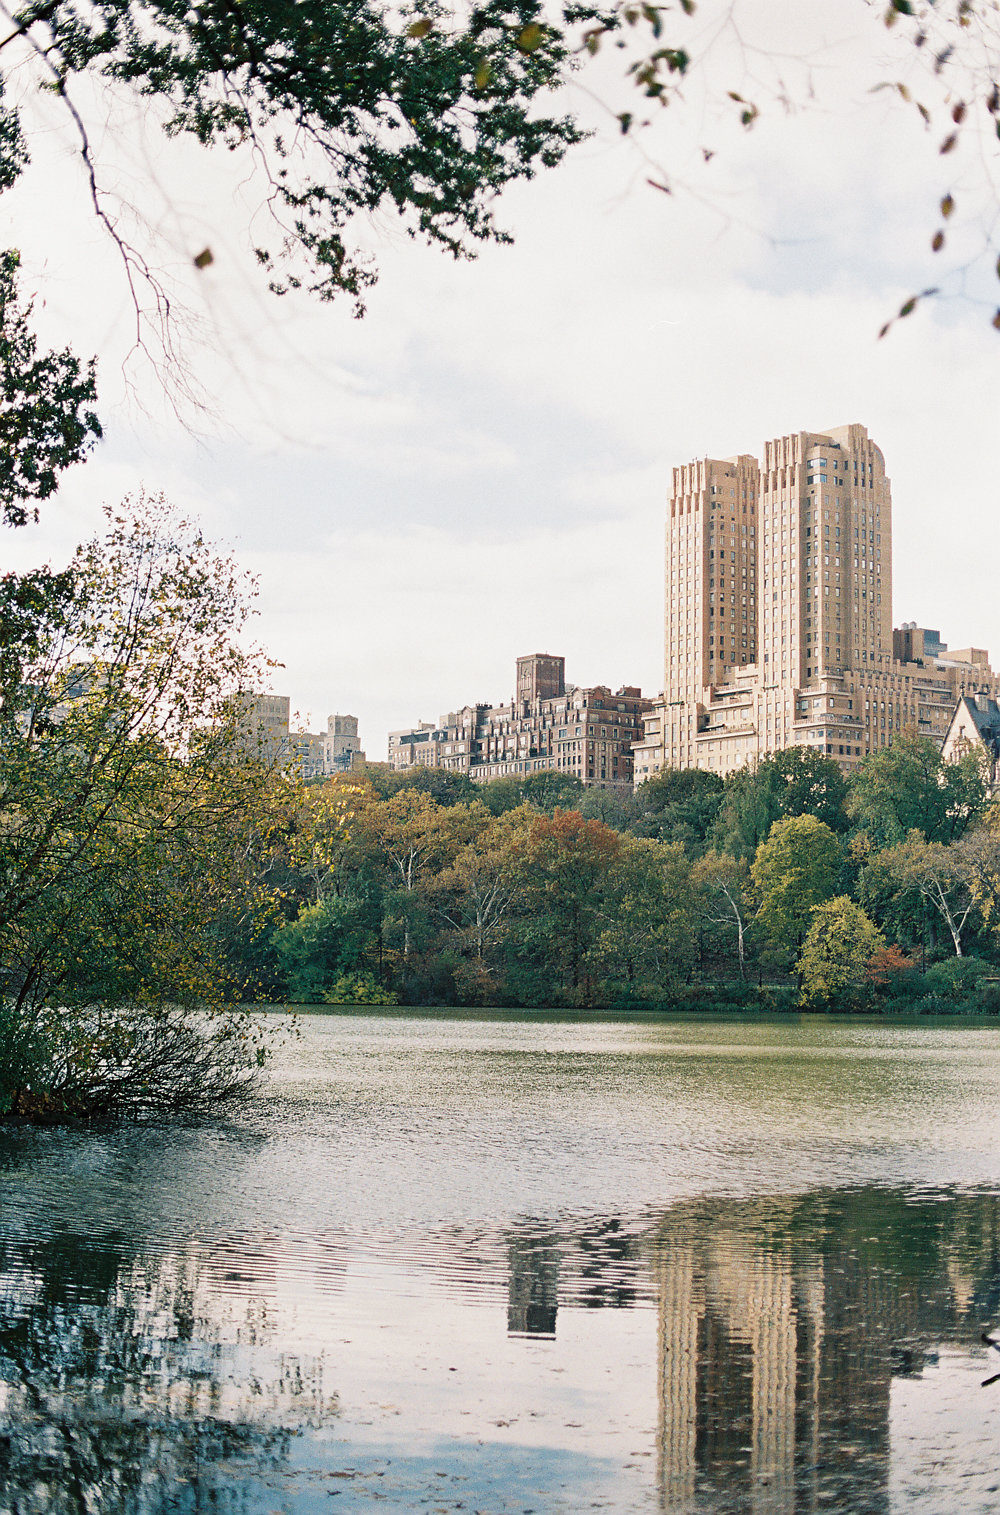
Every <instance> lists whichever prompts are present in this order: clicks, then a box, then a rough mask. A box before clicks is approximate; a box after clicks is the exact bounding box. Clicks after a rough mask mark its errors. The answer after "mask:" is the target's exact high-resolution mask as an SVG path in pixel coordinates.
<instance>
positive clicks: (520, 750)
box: [389, 652, 650, 789]
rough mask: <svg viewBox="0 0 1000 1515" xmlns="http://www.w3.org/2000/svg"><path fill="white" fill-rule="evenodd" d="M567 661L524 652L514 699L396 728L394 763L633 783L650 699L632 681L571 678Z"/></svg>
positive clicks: (473, 773) (487, 775) (477, 776)
mask: <svg viewBox="0 0 1000 1515" xmlns="http://www.w3.org/2000/svg"><path fill="white" fill-rule="evenodd" d="M565 667H566V660H565V658H561V657H553V656H552V655H551V654H549V653H542V652H537V653H533V654H531V655H530V656H527V657H521V658H518V660H517V670H516V676H515V693H514V695H513V697H512V698H511V700H510V703H509V704H506V705H486V704H479V705H465V706H463V707H462V709H461V710H454V711H450V712H449V713H448V714H447V715H443V716H442V717H441V720H440V721H439V722H438V724H437V725H436V726H435V725H433V724H431V723H430V722H426V721H425V722H421V723H420V724H419V725H417V726H415V727H411V728H409V729H408V730H404V731H390V733H389V763H390V766H391V767H393V768H397V769H401V768H410V767H429V768H449V769H452V770H453V771H456V772H460V773H467V774H468V775H469V777H470V778H472V779H474V780H477V781H486V780H488V779H493V778H500V777H502V776H503V775H506V774H517V775H520V776H525V775H527V774H529V773H537V772H541V771H542V770H544V769H555V770H557V771H558V772H561V773H572V774H575V775H576V776H577V777H578V778H579V779H580V780H581V781H582V782H583V783H584V784H585V785H588V786H594V787H597V788H603V789H616V788H627V787H629V786H630V785H631V783H632V779H633V759H632V747H633V744H634V743H635V742H636V741H637V740H638V739H639V738H640V737H641V736H642V732H643V716H644V714H645V712H646V711H647V710H648V709H649V707H650V701H649V700H648V699H645V698H643V695H642V692H641V690H639V689H637V688H634V687H633V686H632V685H626V686H624V687H623V688H621V689H619V690H617V691H615V692H614V693H612V691H611V689H610V688H609V687H608V686H606V685H604V684H596V685H594V686H593V687H592V688H588V689H581V688H578V687H577V686H576V685H574V684H567V683H566V678H565Z"/></svg>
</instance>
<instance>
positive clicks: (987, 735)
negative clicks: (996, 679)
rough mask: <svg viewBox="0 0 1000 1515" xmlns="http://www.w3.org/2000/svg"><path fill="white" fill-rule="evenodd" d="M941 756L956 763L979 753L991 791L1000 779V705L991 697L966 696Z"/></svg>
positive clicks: (962, 699) (956, 710) (951, 725)
mask: <svg viewBox="0 0 1000 1515" xmlns="http://www.w3.org/2000/svg"><path fill="white" fill-rule="evenodd" d="M941 752H942V756H943V757H945V758H947V760H948V761H949V762H956V761H957V760H958V759H959V758H960V757H963V756H964V754H965V753H967V752H978V753H980V754H981V756H982V758H983V761H984V763H985V764H986V769H987V773H988V776H989V783H990V790H991V791H992V792H993V793H995V792H996V789H997V782H998V780H1000V705H998V704H997V702H996V700H995V699H992V698H990V696H989V695H983V694H963V695H962V697H961V699H960V700H959V701H958V704H957V705H956V706H955V710H954V713H953V715H952V718H951V724H950V725H949V727H948V730H947V731H946V732H945V737H944V745H943V746H942V749H941Z"/></svg>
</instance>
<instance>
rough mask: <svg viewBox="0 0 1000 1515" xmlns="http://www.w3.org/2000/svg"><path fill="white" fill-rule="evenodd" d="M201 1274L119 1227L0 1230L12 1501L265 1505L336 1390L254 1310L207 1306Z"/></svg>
mask: <svg viewBox="0 0 1000 1515" xmlns="http://www.w3.org/2000/svg"><path fill="white" fill-rule="evenodd" d="M197 1274H198V1263H197V1261H196V1259H195V1256H194V1254H193V1253H192V1255H190V1256H184V1255H181V1254H171V1253H168V1254H166V1255H163V1256H160V1257H158V1258H152V1259H139V1258H137V1257H136V1256H135V1255H134V1253H132V1252H130V1250H129V1249H128V1247H127V1245H126V1244H118V1243H116V1242H115V1240H113V1239H112V1240H109V1239H108V1238H107V1237H104V1238H102V1239H101V1240H100V1241H99V1242H98V1241H95V1240H94V1239H93V1238H90V1237H83V1236H79V1235H66V1234H63V1235H60V1236H57V1237H53V1238H51V1239H48V1240H45V1241H41V1242H37V1243H29V1244H26V1245H20V1246H18V1245H15V1244H13V1243H10V1242H8V1243H0V1408H2V1411H3V1415H2V1421H0V1426H2V1427H3V1429H0V1509H2V1510H4V1511H11V1512H17V1515H76V1512H80V1515H84V1512H86V1515H96V1512H100V1515H152V1512H154V1511H155V1512H161V1511H164V1510H167V1509H169V1510H171V1511H187V1510H202V1509H207V1508H211V1509H212V1510H216V1511H220V1512H223V1511H224V1512H229V1511H232V1512H236V1511H245V1510H248V1509H251V1508H257V1504H258V1500H259V1496H260V1494H261V1493H262V1492H263V1487H264V1486H267V1485H271V1484H273V1483H274V1482H275V1481H276V1480H278V1479H280V1476H281V1472H282V1469H283V1467H284V1465H285V1462H286V1458H287V1453H288V1449H289V1445H290V1441H291V1438H292V1436H293V1435H294V1434H295V1432H296V1430H298V1429H299V1428H301V1426H303V1425H305V1424H309V1423H310V1422H315V1421H316V1420H317V1419H319V1418H321V1417H322V1416H324V1415H327V1414H330V1413H333V1412H334V1411H335V1408H336V1406H335V1401H329V1400H326V1399H325V1398H324V1395H323V1391H322V1381H321V1365H319V1364H315V1365H314V1366H313V1369H312V1372H311V1373H310V1372H309V1371H308V1370H307V1369H306V1367H305V1366H304V1364H303V1362H302V1360H301V1358H299V1357H295V1358H288V1359H286V1358H284V1357H283V1356H282V1355H281V1353H280V1352H274V1351H272V1350H270V1349H269V1348H268V1346H267V1345H266V1344H265V1342H264V1340H263V1339H262V1333H261V1332H260V1331H259V1330H258V1329H257V1328H256V1327H255V1325H254V1323H253V1321H252V1320H249V1321H247V1320H243V1321H241V1322H240V1326H239V1329H238V1330H236V1331H231V1332H226V1331H225V1330H224V1329H220V1325H219V1323H214V1324H213V1323H212V1322H209V1321H207V1320H206V1319H204V1318H198V1314H197V1309H196V1298H197V1294H198V1277H197ZM227 1335H229V1336H230V1337H232V1338H233V1339H229V1340H227V1339H225V1338H226V1336H227Z"/></svg>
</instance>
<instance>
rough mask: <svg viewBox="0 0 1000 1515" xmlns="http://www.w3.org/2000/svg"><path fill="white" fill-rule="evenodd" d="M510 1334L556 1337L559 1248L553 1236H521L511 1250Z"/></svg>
mask: <svg viewBox="0 0 1000 1515" xmlns="http://www.w3.org/2000/svg"><path fill="white" fill-rule="evenodd" d="M507 1257H508V1267H509V1269H510V1272H509V1282H508V1286H507V1298H508V1304H507V1335H508V1336H555V1334H556V1310H557V1308H558V1303H559V1251H558V1248H557V1247H556V1245H555V1242H554V1240H553V1239H550V1238H547V1237H539V1236H531V1237H527V1236H523V1235H518V1236H515V1237H513V1238H512V1239H511V1241H510V1244H509V1246H508V1250H507Z"/></svg>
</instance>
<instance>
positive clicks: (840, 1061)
mask: <svg viewBox="0 0 1000 1515" xmlns="http://www.w3.org/2000/svg"><path fill="white" fill-rule="evenodd" d="M275 1019H277V1018H275ZM299 1025H300V1033H299V1034H298V1035H297V1036H294V1037H292V1038H290V1039H287V1040H286V1041H285V1042H284V1043H283V1044H282V1046H281V1048H280V1050H279V1052H278V1054H277V1056H276V1059H275V1063H274V1068H273V1072H272V1074H271V1075H270V1076H269V1078H268V1080H267V1081H266V1082H265V1083H264V1084H263V1085H262V1087H261V1089H260V1092H259V1093H258V1094H257V1095H256V1096H255V1097H254V1098H253V1099H252V1100H250V1101H249V1102H247V1103H246V1104H245V1105H243V1106H241V1107H239V1108H233V1109H230V1110H228V1111H226V1113H224V1114H220V1115H218V1116H217V1117H213V1118H212V1119H210V1120H204V1119H201V1120H198V1121H194V1120H185V1121H162V1122H157V1123H154V1124H149V1125H144V1126H140V1127H113V1128H108V1129H102V1130H98V1131H86V1130H59V1129H48V1130H31V1129H27V1128H23V1127H19V1128H7V1129H3V1128H0V1511H3V1512H4V1515H7V1512H12V1515H42V1512H44V1515H69V1512H73V1515H75V1512H80V1515H83V1512H86V1515H161V1512H175V1511H176V1512H194V1511H209V1510H211V1511H213V1512H222V1515H229V1512H232V1515H237V1512H238V1515H270V1512H281V1515H313V1512H323V1515H327V1512H330V1515H343V1512H360V1511H374V1510H386V1511H442V1512H443V1511H448V1512H451V1511H465V1512H475V1511H480V1512H484V1515H501V1512H524V1515H528V1512H535V1515H544V1512H549V1511H559V1512H570V1511H572V1512H579V1511H586V1510H607V1511H650V1512H670V1515H674V1512H677V1515H681V1512H692V1515H695V1512H730V1511H731V1512H734V1515H736V1512H740V1515H742V1512H747V1515H750V1512H752V1515H786V1512H787V1515H792V1512H799V1511H820V1510H824V1511H851V1512H897V1511H899V1512H902V1511H916V1512H920V1515H923V1512H927V1515H931V1512H933V1515H942V1512H945V1515H947V1512H949V1511H952V1510H954V1511H961V1512H962V1515H975V1512H978V1511H984V1512H985V1511H990V1512H994V1511H995V1510H996V1509H997V1508H998V1507H1000V1466H998V1449H1000V1377H997V1381H996V1382H992V1383H991V1382H990V1381H989V1380H991V1379H993V1378H994V1377H995V1376H997V1375H1000V1351H998V1350H996V1349H994V1348H992V1347H991V1346H990V1345H988V1344H987V1343H985V1342H984V1341H983V1340H982V1339H981V1337H982V1333H983V1331H984V1330H986V1331H988V1330H989V1329H990V1328H991V1327H993V1326H997V1327H998V1328H1000V1029H998V1028H997V1027H996V1026H995V1025H991V1024H989V1023H982V1022H979V1023H971V1022H958V1021H955V1022H935V1023H930V1022H913V1023H910V1024H888V1023H874V1022H858V1021H851V1022H848V1021H838V1020H834V1019H830V1020H827V1019H824V1018H821V1017H809V1018H801V1019H798V1018H794V1017H791V1018H788V1019H785V1020H782V1021H781V1022H780V1023H779V1022H778V1021H777V1020H774V1021H768V1020H758V1019H754V1020H746V1021H739V1022H737V1021H732V1020H721V1019H719V1020H712V1019H697V1020H695V1019H691V1018H685V1019H669V1018H660V1017H655V1016H635V1017H631V1018H629V1017H618V1018H614V1017H595V1016H557V1015H545V1014H538V1015H526V1014H522V1013H513V1012H510V1013H502V1012H496V1013H492V1014H490V1015H487V1014H485V1013H484V1014H482V1015H476V1014H474V1013H471V1012H454V1013H452V1012H437V1013H427V1014H411V1013H408V1012H393V1011H386V1012H381V1011H380V1012H379V1013H333V1012H331V1013H329V1014H316V1015H306V1016H303V1017H301V1019H300V1022H299ZM998 1341H1000V1330H998Z"/></svg>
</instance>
